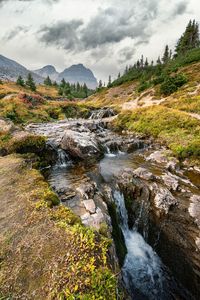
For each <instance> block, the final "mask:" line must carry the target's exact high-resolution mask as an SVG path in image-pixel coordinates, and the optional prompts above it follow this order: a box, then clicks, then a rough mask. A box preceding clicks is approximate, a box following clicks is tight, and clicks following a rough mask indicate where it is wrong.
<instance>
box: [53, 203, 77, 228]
mask: <svg viewBox="0 0 200 300" xmlns="http://www.w3.org/2000/svg"><path fill="white" fill-rule="evenodd" d="M50 216H51V219H52V220H54V221H55V222H57V223H59V222H64V223H65V224H68V225H75V224H81V220H80V218H79V217H78V216H77V215H75V214H74V213H73V212H72V211H71V210H70V209H69V208H67V207H65V206H59V207H58V208H57V209H56V210H53V211H52V212H51V214H50Z"/></svg>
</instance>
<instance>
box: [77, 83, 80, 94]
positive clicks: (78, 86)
mask: <svg viewBox="0 0 200 300" xmlns="http://www.w3.org/2000/svg"><path fill="white" fill-rule="evenodd" d="M76 90H77V92H79V91H80V83H79V82H77V85H76Z"/></svg>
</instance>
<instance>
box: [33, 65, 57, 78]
mask: <svg viewBox="0 0 200 300" xmlns="http://www.w3.org/2000/svg"><path fill="white" fill-rule="evenodd" d="M34 73H36V74H38V75H40V76H42V77H44V78H46V77H47V76H49V77H50V78H51V79H52V80H57V77H58V75H59V73H58V72H57V71H56V69H55V67H54V66H52V65H47V66H44V67H43V68H41V69H38V70H35V71H34Z"/></svg>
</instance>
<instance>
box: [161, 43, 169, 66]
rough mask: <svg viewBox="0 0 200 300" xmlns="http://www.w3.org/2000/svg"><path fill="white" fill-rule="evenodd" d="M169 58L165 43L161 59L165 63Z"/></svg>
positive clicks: (167, 47)
mask: <svg viewBox="0 0 200 300" xmlns="http://www.w3.org/2000/svg"><path fill="white" fill-rule="evenodd" d="M169 59H170V52H169V46H168V45H166V46H165V51H164V54H163V57H162V61H163V63H164V64H166V63H167V62H168V61H169Z"/></svg>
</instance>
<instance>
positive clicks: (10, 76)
mask: <svg viewBox="0 0 200 300" xmlns="http://www.w3.org/2000/svg"><path fill="white" fill-rule="evenodd" d="M28 73H31V74H32V76H33V79H34V80H35V82H37V83H43V82H44V78H46V77H47V76H49V77H50V78H51V79H52V80H56V81H58V82H60V81H61V80H62V79H63V78H64V79H65V80H66V81H67V82H70V83H77V82H79V83H80V84H84V83H86V84H87V86H88V87H89V88H91V89H95V88H96V87H97V80H96V78H95V77H94V74H93V73H92V71H91V70H90V69H87V68H86V67H85V66H84V65H82V64H78V65H73V66H71V67H69V68H67V69H65V70H64V71H63V72H61V73H58V72H57V71H56V69H55V67H54V66H51V65H47V66H45V67H43V68H41V69H38V70H35V71H30V70H28V69H26V68H25V67H24V66H22V65H20V64H19V63H17V62H16V61H14V60H11V59H9V58H7V57H5V56H3V55H0V79H5V80H12V81H16V79H17V77H18V76H19V75H21V76H22V77H23V78H24V79H26V77H27V75H28Z"/></svg>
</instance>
